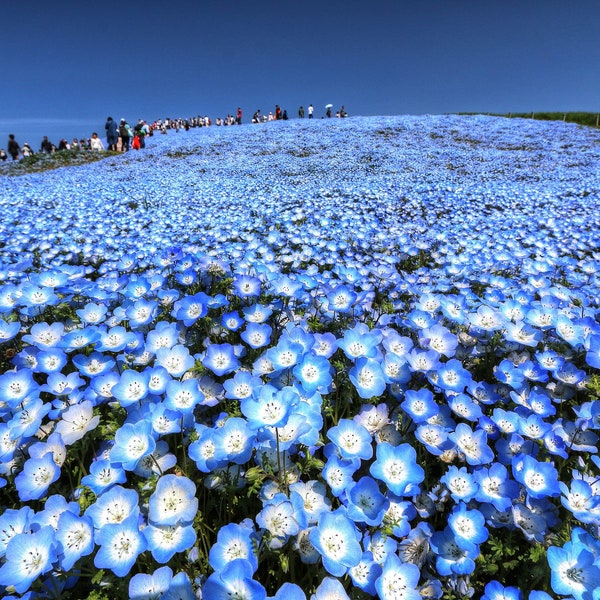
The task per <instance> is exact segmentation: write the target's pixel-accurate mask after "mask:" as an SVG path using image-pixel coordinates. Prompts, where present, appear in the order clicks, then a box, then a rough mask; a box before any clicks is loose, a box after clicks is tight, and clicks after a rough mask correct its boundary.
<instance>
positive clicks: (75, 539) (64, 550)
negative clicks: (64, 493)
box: [56, 510, 94, 571]
mask: <svg viewBox="0 0 600 600" xmlns="http://www.w3.org/2000/svg"><path fill="white" fill-rule="evenodd" d="M56 541H57V551H58V554H59V557H60V565H61V567H62V568H63V569H64V570H65V571H69V570H71V569H72V568H73V566H74V565H75V563H76V562H77V561H78V560H79V559H80V558H81V557H82V556H87V555H89V554H91V553H92V552H93V550H94V525H93V523H92V520H91V519H90V518H89V517H86V516H85V515H84V516H82V517H79V516H77V515H74V514H73V513H72V512H70V511H68V510H67V511H65V512H63V513H62V514H61V515H60V517H59V519H58V527H57V529H56Z"/></svg>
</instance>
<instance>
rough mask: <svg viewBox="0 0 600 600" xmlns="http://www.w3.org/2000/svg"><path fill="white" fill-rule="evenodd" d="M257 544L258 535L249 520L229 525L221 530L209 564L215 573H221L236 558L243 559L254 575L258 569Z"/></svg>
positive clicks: (211, 551)
mask: <svg viewBox="0 0 600 600" xmlns="http://www.w3.org/2000/svg"><path fill="white" fill-rule="evenodd" d="M257 542H258V535H257V533H256V531H255V530H254V528H253V526H252V524H251V522H250V521H249V520H248V519H247V520H245V521H242V522H241V523H228V524H227V525H224V526H223V527H221V528H220V529H219V531H218V533H217V541H216V543H215V544H214V545H213V546H212V547H211V549H210V552H209V555H208V562H209V564H210V566H211V567H212V568H213V569H214V570H215V571H221V570H223V569H224V568H225V566H226V565H228V564H229V563H230V562H231V561H233V560H235V559H236V558H243V559H245V560H247V561H248V562H249V564H250V565H251V567H252V572H253V573H254V572H255V571H256V569H257V568H258V557H257Z"/></svg>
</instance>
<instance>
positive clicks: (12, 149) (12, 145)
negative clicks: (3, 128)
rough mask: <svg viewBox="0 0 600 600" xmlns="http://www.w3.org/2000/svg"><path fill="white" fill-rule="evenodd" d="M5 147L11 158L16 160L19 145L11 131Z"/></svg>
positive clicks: (19, 151) (19, 149) (19, 148)
mask: <svg viewBox="0 0 600 600" xmlns="http://www.w3.org/2000/svg"><path fill="white" fill-rule="evenodd" d="M6 149H7V150H8V153H9V154H10V155H11V156H12V159H13V160H17V158H19V154H20V153H21V147H20V146H19V144H18V143H17V140H15V136H14V134H12V133H11V134H10V135H9V136H8V146H7V148H6Z"/></svg>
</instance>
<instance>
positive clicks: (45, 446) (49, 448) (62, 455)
mask: <svg viewBox="0 0 600 600" xmlns="http://www.w3.org/2000/svg"><path fill="white" fill-rule="evenodd" d="M44 454H51V455H52V459H53V460H54V462H55V463H56V464H57V465H58V466H59V467H62V465H63V463H64V462H65V459H66V458H67V448H66V446H65V443H64V441H63V439H62V436H61V435H60V434H58V433H52V434H50V435H49V436H48V437H47V438H46V440H45V441H43V442H36V443H34V444H32V445H31V446H30V447H29V456H30V457H31V458H41V457H42V456H44Z"/></svg>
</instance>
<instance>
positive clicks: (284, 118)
mask: <svg viewBox="0 0 600 600" xmlns="http://www.w3.org/2000/svg"><path fill="white" fill-rule="evenodd" d="M281 118H282V119H283V120H284V121H287V120H288V116H287V110H284V111H283V115H282V117H281Z"/></svg>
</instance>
